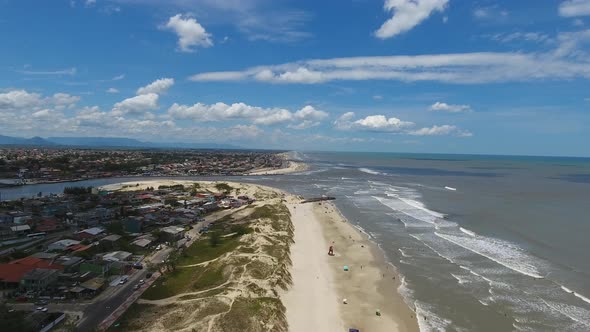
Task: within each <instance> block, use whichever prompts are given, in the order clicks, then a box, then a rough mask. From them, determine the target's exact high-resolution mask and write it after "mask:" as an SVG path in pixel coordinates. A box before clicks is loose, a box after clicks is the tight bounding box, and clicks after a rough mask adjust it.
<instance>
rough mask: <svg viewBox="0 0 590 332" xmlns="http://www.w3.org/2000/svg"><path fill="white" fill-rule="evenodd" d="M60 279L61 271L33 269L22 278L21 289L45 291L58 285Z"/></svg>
mask: <svg viewBox="0 0 590 332" xmlns="http://www.w3.org/2000/svg"><path fill="white" fill-rule="evenodd" d="M58 277H59V270H53V269H33V270H32V271H29V272H27V273H25V275H24V276H23V277H22V279H21V281H20V287H21V288H24V289H26V290H35V291H40V290H44V289H47V288H48V287H49V286H51V285H53V284H54V283H56V282H57V278H58Z"/></svg>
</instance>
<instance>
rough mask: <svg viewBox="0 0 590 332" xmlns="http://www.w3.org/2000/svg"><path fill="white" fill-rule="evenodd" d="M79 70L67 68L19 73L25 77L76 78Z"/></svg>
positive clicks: (22, 71)
mask: <svg viewBox="0 0 590 332" xmlns="http://www.w3.org/2000/svg"><path fill="white" fill-rule="evenodd" d="M77 71H78V70H77V69H76V68H75V67H72V68H66V69H59V70H30V69H27V70H19V71H18V72H19V73H21V74H25V75H39V76H52V75H55V76H63V75H68V76H74V75H76V73H77Z"/></svg>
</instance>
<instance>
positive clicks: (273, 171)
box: [244, 152, 310, 175]
mask: <svg viewBox="0 0 590 332" xmlns="http://www.w3.org/2000/svg"><path fill="white" fill-rule="evenodd" d="M278 155H279V156H280V157H281V158H282V159H283V160H284V161H286V162H287V167H281V168H262V169H258V170H253V171H250V172H248V173H245V174H244V175H281V174H290V173H297V172H304V171H307V170H309V169H310V166H309V165H308V164H307V163H304V162H302V161H294V160H289V153H288V152H285V153H279V154H278Z"/></svg>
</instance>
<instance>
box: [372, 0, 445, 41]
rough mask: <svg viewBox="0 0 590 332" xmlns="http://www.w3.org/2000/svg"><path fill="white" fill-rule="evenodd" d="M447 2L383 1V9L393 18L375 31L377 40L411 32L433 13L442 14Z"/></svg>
mask: <svg viewBox="0 0 590 332" xmlns="http://www.w3.org/2000/svg"><path fill="white" fill-rule="evenodd" d="M447 3H448V0H385V4H384V6H383V8H384V9H385V10H386V11H388V12H393V16H392V17H391V18H390V19H389V20H387V21H386V22H385V23H383V25H382V26H381V27H380V28H379V29H378V30H377V31H375V36H376V37H377V38H381V39H386V38H391V37H393V36H396V35H399V34H401V33H404V32H406V31H409V30H411V29H412V28H414V27H415V26H417V25H418V24H420V23H421V22H422V21H424V20H425V19H427V18H428V17H429V16H430V15H431V14H432V13H433V12H435V11H440V12H442V11H443V10H444V9H445V6H446V5H447Z"/></svg>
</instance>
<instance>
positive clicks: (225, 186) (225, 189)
mask: <svg viewBox="0 0 590 332" xmlns="http://www.w3.org/2000/svg"><path fill="white" fill-rule="evenodd" d="M215 189H217V190H219V191H223V192H226V193H229V192H231V191H232V190H233V189H234V188H233V187H232V186H230V185H229V184H227V183H218V184H216V185H215Z"/></svg>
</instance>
